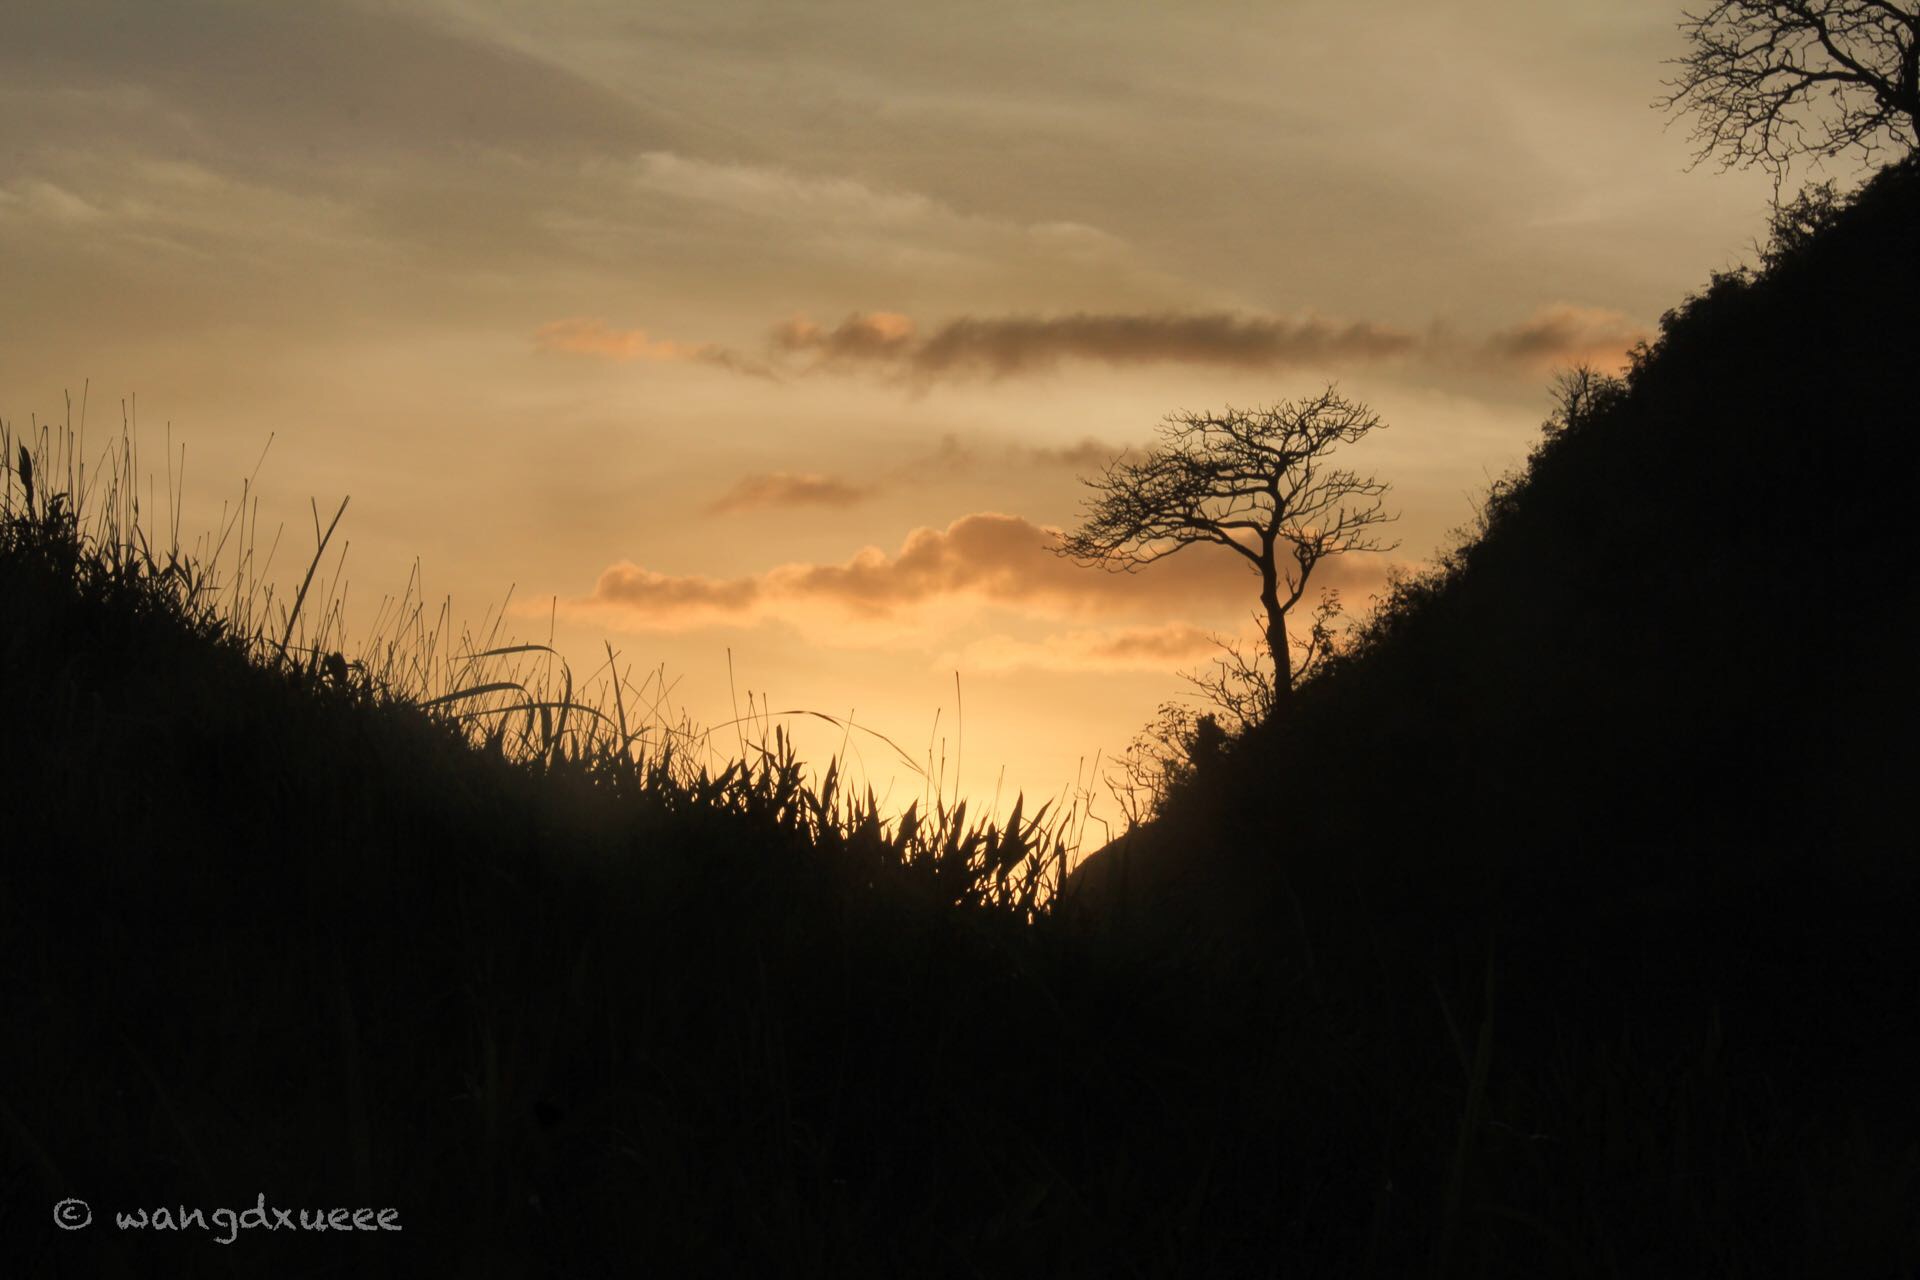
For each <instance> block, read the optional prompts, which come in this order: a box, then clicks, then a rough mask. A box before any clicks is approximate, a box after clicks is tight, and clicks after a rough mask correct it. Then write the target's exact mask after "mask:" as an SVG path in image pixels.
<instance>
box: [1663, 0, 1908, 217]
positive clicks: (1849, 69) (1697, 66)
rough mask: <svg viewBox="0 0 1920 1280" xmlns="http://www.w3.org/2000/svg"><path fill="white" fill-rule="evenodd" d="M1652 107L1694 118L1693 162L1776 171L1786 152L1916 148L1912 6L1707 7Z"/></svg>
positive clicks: (1826, 2)
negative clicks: (1666, 90) (1718, 160)
mask: <svg viewBox="0 0 1920 1280" xmlns="http://www.w3.org/2000/svg"><path fill="white" fill-rule="evenodd" d="M1685 17H1686V21H1684V22H1683V23H1681V30H1682V31H1684V32H1685V33H1686V35H1687V39H1688V42H1689V46H1690V47H1689V50H1688V52H1687V54H1686V56H1685V57H1683V58H1678V59H1675V60H1674V65H1676V66H1677V67H1678V68H1679V74H1678V76H1677V77H1676V78H1675V79H1673V80H1670V81H1668V82H1667V87H1668V88H1669V89H1670V90H1672V92H1671V93H1669V94H1668V95H1667V96H1666V97H1665V98H1663V99H1661V100H1660V101H1659V102H1658V104H1657V105H1659V106H1661V107H1665V108H1667V109H1668V110H1688V111H1692V112H1693V113H1694V114H1695V121H1694V130H1693V137H1694V140H1695V141H1696V142H1697V143H1698V144H1699V147H1700V149H1699V153H1698V155H1697V156H1696V157H1695V159H1696V161H1699V160H1705V159H1707V158H1708V157H1709V156H1714V155H1718V156H1719V157H1720V158H1721V160H1722V162H1723V165H1724V166H1725V167H1729V168H1746V167H1749V166H1757V167H1759V168H1761V169H1764V170H1766V171H1767V172H1769V173H1771V174H1773V175H1774V177H1775V179H1776V181H1777V180H1778V179H1779V178H1780V177H1781V176H1782V175H1784V173H1785V171H1786V170H1787V168H1788V167H1789V165H1790V163H1791V162H1792V160H1793V159H1794V158H1795V157H1797V156H1812V157H1815V158H1823V157H1828V156H1835V155H1838V154H1840V153H1841V152H1844V151H1848V150H1851V149H1854V148H1858V149H1860V150H1861V151H1862V152H1863V153H1865V154H1866V155H1868V156H1871V155H1873V154H1874V153H1875V152H1877V151H1879V150H1882V149H1885V148H1887V147H1899V148H1903V149H1907V150H1911V149H1913V148H1914V147H1915V146H1920V0H1715V3H1713V4H1712V5H1710V6H1708V7H1707V8H1706V9H1705V10H1704V11H1702V12H1700V13H1691V12H1689V13H1687V14H1686V15H1685Z"/></svg>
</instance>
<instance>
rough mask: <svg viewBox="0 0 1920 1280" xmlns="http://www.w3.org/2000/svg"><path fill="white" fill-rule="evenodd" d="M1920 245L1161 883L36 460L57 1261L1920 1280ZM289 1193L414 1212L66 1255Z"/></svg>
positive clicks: (1274, 757) (217, 1269)
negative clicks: (393, 625) (307, 632)
mask: <svg viewBox="0 0 1920 1280" xmlns="http://www.w3.org/2000/svg"><path fill="white" fill-rule="evenodd" d="M1843 204H1844V205H1845V207H1842V205H1843ZM1916 227H1920V170H1916V168H1915V166H1914V165H1913V164H1912V163H1908V164H1906V165H1904V166H1901V167H1897V168H1894V169H1891V170H1889V171H1886V172H1884V173H1883V174H1881V175H1880V176H1879V177H1878V178H1877V179H1876V180H1874V182H1872V183H1871V184H1870V185H1869V186H1868V187H1867V188H1866V189H1865V191H1864V192H1863V193H1862V194H1861V195H1860V196H1859V197H1858V198H1857V200H1854V201H1852V202H1850V203H1847V202H1838V203H1836V202H1833V201H1825V202H1822V201H1814V202H1812V203H1805V204H1803V205H1802V206H1800V207H1799V209H1798V210H1797V217H1795V218H1789V219H1783V221H1782V223H1781V227H1780V229H1779V231H1778V233H1777V234H1776V236H1775V239H1774V241H1773V243H1772V245H1771V246H1770V247H1769V249H1768V251H1767V253H1766V254H1765V269H1764V270H1763V271H1761V272H1758V273H1755V274H1748V273H1741V272H1735V273H1731V274H1725V275H1721V276H1718V277H1716V278H1715V280H1714V282H1713V284H1712V286H1711V287H1710V288H1709V289H1708V290H1706V292H1705V293H1703V294H1702V295H1701V296H1699V297H1697V298H1693V299H1690V300H1689V301H1688V302H1687V303H1686V304H1685V305H1684V306H1682V307H1680V308H1679V309H1677V310H1676V311H1675V312H1674V313H1672V314H1671V315H1669V316H1668V317H1667V318H1666V320H1665V323H1664V325H1663V332H1662V335H1661V337H1660V339H1659V340H1658V341H1657V342H1656V343H1655V344H1654V345H1653V346H1652V347H1651V348H1650V349H1646V350H1643V351H1641V352H1640V353H1638V355H1637V357H1636V360H1635V362H1634V367H1633V369H1632V371H1631V372H1630V374H1629V375H1628V376H1627V377H1626V378H1625V379H1624V380H1620V381H1614V380H1609V379H1602V378H1593V377H1588V378H1585V379H1578V380H1575V381H1573V382H1570V383H1568V384H1567V386H1566V388H1565V394H1564V395H1563V397H1562V409H1561V412H1560V413H1559V414H1558V415H1557V417H1556V420H1555V422H1554V423H1552V424H1551V425H1550V429H1549V431H1548V433H1547V434H1546V436H1545V437H1544V438H1543V440H1542V441H1541V443H1540V445H1539V447H1538V448H1537V450H1536V451H1535V454H1534V456H1533V457H1532V458H1531V459H1530V460H1529V462H1528V464H1527V466H1526V467H1525V469H1524V471H1523V472H1521V473H1520V474H1518V475H1516V476H1515V477H1514V478H1513V479H1511V480H1510V481H1508V482H1506V483H1503V484H1501V485H1499V486H1497V487H1496V489H1495V491H1494V493H1493V494H1492V496H1491V498H1490V500H1489V501H1488V503H1487V506H1486V510H1485V513H1484V517H1483V519H1482V522H1481V527H1480V528H1479V529H1477V530H1475V531H1473V532H1472V533H1471V536H1469V537H1467V538H1465V539H1464V540H1463V541H1462V543H1461V545H1460V546H1459V547H1458V548H1457V549H1456V550H1454V551H1453V552H1452V553H1450V554H1449V555H1448V556H1447V557H1446V558H1445V563H1444V564H1443V565H1442V567H1441V568H1440V569H1439V570H1437V571H1436V572H1435V573H1433V574H1432V575H1430V576H1427V577H1422V578H1417V579H1413V580H1409V581H1406V582H1403V583H1401V584H1400V585H1399V587H1398V588H1397V589H1396V590H1395V592H1394V593H1393V595H1392V598H1391V599H1390V600H1388V601H1387V602H1386V603H1385V605H1384V607H1383V609H1382V610H1381V611H1380V612H1379V614H1378V615H1377V616H1376V617H1375V618H1374V620H1373V621H1372V622H1371V623H1370V624H1369V625H1368V626H1367V627H1366V628H1365V629H1364V631H1363V633H1362V634H1361V636H1360V637H1359V638H1358V641H1357V642H1356V643H1355V644H1354V645H1353V646H1351V647H1350V648H1349V649H1348V650H1346V651H1345V652H1344V653H1342V654H1340V655H1338V656H1337V657H1335V658H1334V659H1333V660H1332V661H1331V662H1330V663H1328V664H1327V665H1325V666H1324V667H1323V668H1322V669H1321V670H1320V671H1319V672H1318V674H1316V675H1315V677H1314V678H1313V679H1311V680H1309V681H1308V682H1306V683H1305V684H1304V685H1302V686H1301V688H1300V689H1299V691H1298V695H1297V696H1296V697H1295V698H1294V700H1293V706H1292V709H1291V711H1290V713H1289V715H1288V716H1287V717H1286V718H1285V720H1284V722H1282V721H1270V722H1268V723H1266V724H1264V725H1261V726H1258V727H1256V728H1254V729H1252V730H1251V731H1249V732H1248V733H1246V734H1244V735H1242V736H1240V737H1238V738H1236V739H1233V740H1229V741H1227V742H1225V743H1223V744H1222V743H1216V744H1214V745H1213V747H1212V749H1210V751H1209V752H1208V754H1207V756H1206V758H1205V759H1204V760H1202V761H1198V762H1196V764H1195V766H1194V767H1193V768H1192V769H1190V770H1188V771H1187V772H1186V773H1185V774H1184V775H1183V776H1182V780H1181V782H1180V784H1179V785H1178V786H1177V787H1176V788H1175V789H1174V791H1173V793H1172V794H1171V795H1170V796H1169V797H1168V798H1167V800H1166V802H1165V803H1164V805H1163V806H1162V811H1161V814H1160V816H1159V818H1158V819H1157V821H1156V823H1155V824H1154V826H1153V827H1152V828H1150V829H1148V830H1147V831H1145V832H1143V833H1142V834H1141V836H1140V837H1138V841H1137V844H1136V845H1135V846H1133V847H1132V848H1131V849H1130V850H1121V851H1112V850H1110V851H1109V852H1108V853H1107V854H1106V855H1103V858H1104V859H1105V861H1106V863H1107V866H1108V870H1109V871H1112V870H1113V869H1114V868H1116V867H1118V868H1119V869H1120V870H1123V871H1125V872H1126V873H1127V874H1126V875H1124V876H1113V875H1109V876H1108V879H1109V881H1110V882H1111V883H1110V884H1109V885H1108V889H1107V891H1106V893H1105V896H1104V897H1102V898H1101V899H1100V901H1099V903H1098V905H1099V907H1100V909H1099V910H1097V911H1096V910H1094V909H1092V907H1091V906H1090V905H1089V902H1090V901H1091V900H1092V897H1093V896H1094V895H1089V899H1088V902H1080V903H1076V902H1075V901H1074V896H1075V895H1074V893H1072V892H1069V893H1067V894H1066V895H1064V897H1063V898H1057V897H1056V896H1055V895H1054V894H1053V893H1052V892H1051V890H1052V888H1053V886H1054V885H1055V884H1056V883H1057V875H1058V859H1057V852H1058V846H1057V835H1050V834H1049V833H1048V832H1047V831H1046V830H1043V829H1040V828H1038V827H1036V826H1035V825H1034V824H1032V823H1031V822H1027V823H1023V822H1022V821H1021V820H1019V819H1017V818H1016V819H1015V821H1014V822H1013V823H1012V824H1010V828H1011V832H1012V834H1011V836H1010V835H1009V834H1008V831H1007V830H1005V829H1000V828H981V827H977V826H972V827H970V826H969V825H968V824H967V822H966V820H965V819H964V816H963V815H954V814H951V813H947V812H945V811H944V810H941V811H938V812H936V813H934V814H931V815H929V816H928V818H927V819H926V820H925V821H924V823H920V824H913V825H911V828H910V829H903V826H902V824H900V823H888V822H882V821H881V820H880V819H879V817H878V815H876V814H875V813H874V812H873V810H872V807H871V806H870V805H863V804H861V803H850V802H848V801H846V800H844V799H842V798H837V797H835V796H834V795H832V794H823V791H826V790H827V788H826V787H825V784H818V785H815V784H809V783H806V782H804V781H803V780H802V779H801V777H800V775H799V772H798V770H797V768H796V767H795V766H794V765H793V763H792V761H791V759H790V757H788V756H785V755H783V754H782V753H781V752H780V751H779V750H778V749H777V744H774V746H773V748H772V749H770V751H769V752H768V753H765V754H760V755H756V756H753V757H752V762H751V763H750V764H749V765H748V766H746V767H744V768H740V769H735V770H731V771H728V772H726V773H723V774H722V775H720V776H718V777H714V776H709V775H706V774H704V773H702V772H701V771H700V770H697V769H691V768H687V767H684V766H683V765H681V764H678V763H676V762H675V760H674V759H673V758H672V755H671V753H670V752H669V753H665V754H659V753H655V754H651V755H649V754H645V753H636V752H635V751H634V750H633V749H632V747H633V741H632V735H630V734H629V733H628V732H627V729H626V727H625V723H624V714H620V715H618V716H617V719H618V720H619V722H620V723H619V725H618V727H617V729H613V730H606V731H604V732H601V733H600V736H598V737H594V736H592V735H589V736H588V737H587V738H585V739H582V738H580V737H578V736H576V737H574V738H572V739H569V738H567V737H565V735H563V734H559V733H557V732H556V731H555V729H554V727H553V724H552V715H553V714H555V713H556V712H557V711H560V710H562V709H563V707H560V706H556V707H549V708H546V709H545V711H544V712H543V711H542V709H541V708H539V707H537V706H533V705H531V704H529V705H528V706H527V707H526V708H525V715H524V716H523V717H521V718H520V719H519V720H517V721H515V723H517V724H519V725H520V728H519V729H517V730H516V733H517V735H518V736H517V737H509V736H508V735H506V734H505V733H503V732H495V733H492V734H491V735H489V734H487V733H482V732H478V731H476V730H475V728H474V724H475V722H474V721H473V720H472V719H460V718H457V717H456V716H454V715H453V714H451V710H452V709H453V708H456V707H458V706H459V703H458V702H457V701H456V702H447V703H441V704H440V705H439V706H437V707H425V706H423V705H422V704H423V702H425V701H426V699H423V698H420V697H418V696H413V697H409V696H406V695H405V694H404V693H403V692H395V691H394V688H393V687H392V686H391V685H390V684H389V683H387V682H386V681H385V677H384V676H383V675H375V674H369V673H368V669H367V667H366V666H360V665H349V664H346V663H345V662H344V660H342V661H338V662H336V661H334V660H331V659H330V657H329V656H328V654H326V653H325V652H324V648H323V647H321V648H315V649H314V650H313V651H312V652H311V653H307V654H305V655H304V656H303V654H302V653H301V652H300V651H299V650H298V649H297V648H291V649H290V648H289V647H288V646H287V645H286V644H285V643H284V641H283V642H281V643H279V644H275V643H274V641H275V640H276V639H279V637H277V636H274V635H268V636H267V637H266V638H265V640H264V642H263V639H262V637H261V635H260V634H258V631H257V629H256V630H255V631H254V632H253V633H249V632H248V631H247V629H246V628H244V627H237V626H234V625H232V623H231V622H230V621H223V618H226V617H227V616H228V615H224V614H223V613H222V612H221V610H220V609H219V608H218V607H216V605H215V604H214V603H213V602H212V600H211V598H210V597H209V596H208V595H207V593H205V592H200V591H196V590H195V583H196V581H197V579H196V577H195V575H196V573H199V572H201V570H200V569H198V568H196V567H195V566H194V565H192V564H191V563H182V562H181V561H179V560H178V559H175V558H173V557H170V556H154V555H151V554H147V553H145V552H143V551H140V550H139V549H138V544H135V545H134V546H133V547H132V548H131V549H130V547H129V544H128V540H127V538H126V537H125V536H117V537H115V538H107V539H104V540H103V539H101V538H97V537H92V538H90V537H88V536H86V535H85V531H84V525H83V524H82V523H76V521H75V520H74V519H73V512H72V508H71V507H70V506H69V505H68V502H67V501H64V500H60V499H58V498H50V497H49V496H48V493H49V488H48V485H47V482H46V480H45V478H44V477H42V478H41V479H40V483H39V484H38V486H37V490H36V492H35V493H34V494H33V496H32V497H31V498H30V499H29V498H25V497H24V496H23V484H22V482H23V480H24V478H25V477H24V476H23V475H22V472H23V471H24V468H23V467H21V466H20V465H19V464H18V463H13V464H12V466H11V473H10V474H9V476H8V477H7V479H8V489H7V494H8V506H7V509H6V512H5V515H4V520H3V521H0V618H3V619H4V625H0V717H4V719H3V720H0V730H3V731H0V796H4V799H0V841H4V850H5V852H4V855H0V1016H3V1017H4V1024H5V1028H6V1041H7V1043H6V1048H5V1051H4V1056H0V1203H4V1206H5V1223H6V1230H7V1239H6V1242H5V1245H4V1249H5V1252H6V1253H7V1254H8V1255H9V1257H10V1259H11V1260H12V1263H13V1265H12V1266H10V1268H9V1273H10V1274H20V1275H74V1276H93V1275H110V1274H128V1275H148V1274H241V1275H271V1276H288V1275H362V1274H460V1275H480V1274H503V1275H523V1274H553V1275H566V1276H595V1275H630V1274H658V1275H682V1274H713V1273H723V1272H738V1273H740V1274H752V1275H835V1276H843V1275H889V1276H891V1275H948V1274H951V1275H968V1276H1010V1275H1036V1276H1037V1275H1047V1276H1074V1275H1084V1276H1165V1275H1197V1276H1241V1275H1287V1276H1298V1275H1327V1276H1364V1275H1374V1276H1406V1275H1414V1274H1425V1275H1429V1276H1436V1277H1438V1276H1468V1275H1500V1276H1507V1275H1512V1276H1530V1277H1531V1276H1594V1277H1601V1276H1621V1277H1645V1276H1704V1275H1739V1276H1762V1275H1792V1276H1803V1275H1848V1276H1900V1275H1913V1274H1916V1269H1917V1268H1920V1231H1917V1230H1916V1227H1915V1225H1914V1224H1915V1222H1916V1220H1920V1215H1917V1214H1916V1213H1915V1207H1916V1206H1920V1125H1917V1124H1916V1108H1915V1105H1914V1103H1913V1101H1912V1098H1911V1088H1912V1082H1913V1080H1914V1079H1916V1078H1920V1031H1917V1029H1916V1014H1915V1010H1916V1008H1917V1007H1920V1006H1917V1005H1916V1000H1917V999H1920V964H1916V961H1915V960H1914V958H1913V955H1912V952H1913V950H1914V949H1913V948H1912V947H1911V943H1910V938H1909V937H1908V935H1909V934H1910V933H1911V931H1912V925H1911V920H1912V917H1913V914H1914V909H1915V907H1916V905H1920V897H1917V896H1916V876H1915V870H1914V868H1915V861H1914V858H1913V855H1912V848H1913V844H1914V841H1913V837H1912V834H1911V819H1910V814H1909V812H1908V808H1907V805H1906V796H1907V788H1908V787H1909V785H1910V782H1909V780H1910V778H1911V777H1912V767H1913V763H1914V760H1913V755H1914V753H1913V751H1912V748H1911V734H1912V732H1913V730H1912V724H1913V713H1914V710H1915V701H1916V700H1915V698H1914V685H1913V681H1914V676H1913V670H1912V662H1913V657H1912V646H1911V644H1910V643H1908V642H1907V639H1906V636H1907V633H1906V615H1907V613H1908V612H1909V611H1910V608H1911V600H1910V597H1911V595H1912V591H1911V584H1910V574H1911V569H1910V566H1911V563H1912V558H1911V550H1912V548H1913V544H1914V541H1915V538H1914V531H1913V527H1912V515H1911V504H1910V503H1909V502H1908V501H1906V498H1907V496H1908V491H1909V490H1910V488H1911V486H1912V485H1913V483H1914V480H1915V476H1916V471H1915V467H1914V462H1915V448H1914V430H1915V427H1916V425H1917V424H1916V409H1915V404H1916V402H1915V397H1914V394H1913V387H1912V377H1913V369H1914V367H1915V359H1914V358H1915V353H1916V352H1917V351H1920V331H1917V330H1920V326H1917V325H1916V323H1915V317H1914V310H1913V299H1914V298H1915V297H1916V296H1920V270H1917V268H1920V261H1917V260H1916V235H1915V229H1916ZM10 461H11V460H10ZM121 529H122V534H124V533H125V527H124V526H122V527H121ZM376 665H377V664H376ZM564 702H565V700H564V699H563V700H561V703H562V704H564ZM596 723H598V722H596ZM1123 854H1124V855H1125V857H1124V858H1123V856H1122V855H1123ZM1056 902H1063V903H1064V905H1061V906H1055V905H1054V904H1055V903H1056ZM259 1192H265V1193H266V1194H267V1196H268V1199H269V1201H270V1202H271V1203H274V1204H277V1205H283V1206H289V1207H294V1206H299V1207H331V1206H334V1205H347V1206H350V1207H353V1206H360V1205H369V1206H375V1207H380V1206H395V1207H397V1208H398V1209H399V1210H400V1212H401V1216H402V1221H403V1223H404V1224H405V1228H406V1229H405V1231H404V1232H403V1233H401V1234H400V1235H366V1236H360V1235H353V1236H349V1235H341V1234H337V1233H330V1234H328V1235H324V1236H314V1235H307V1236H301V1237H290V1236H287V1235H286V1234H285V1233H275V1234H269V1233H266V1232H260V1231H256V1232H253V1233H250V1234H248V1235H245V1236H242V1238H241V1239H240V1240H239V1242H238V1243H237V1244H235V1245H233V1246H220V1245H217V1244H214V1243H211V1242H210V1240H209V1239H208V1238H207V1237H206V1236H205V1235H204V1234H201V1235H195V1234H194V1233H176V1234H175V1235H174V1236H173V1237H170V1238H162V1237H157V1236H154V1235H151V1234H149V1235H147V1236H144V1237H134V1236H132V1235H131V1234H130V1233H126V1232H115V1231H113V1230H111V1229H108V1228H106V1227H104V1226H102V1225H100V1224H96V1226H95V1228H94V1229H92V1230H91V1231H89V1232H86V1233H63V1232H60V1231H57V1230H55V1229H54V1228H53V1226H52V1225H51V1223H50V1222H49V1219H48V1213H49V1210H50V1208H51V1206H52V1204H53V1203H54V1202H55V1201H57V1200H60V1199H62V1198H64V1197H66V1196H82V1197H85V1198H87V1199H88V1200H90V1201H91V1202H92V1203H93V1204H94V1205H95V1206H96V1211H97V1212H102V1213H105V1212H107V1211H110V1210H111V1209H112V1208H114V1207H133V1206H136V1205H148V1206H154V1205H163V1204H164V1205H176V1206H177V1205H181V1204H185V1205H197V1206H202V1207H206V1208H212V1207H215V1206H220V1205H230V1206H235V1207H247V1206H250V1205H251V1204H252V1203H253V1201H254V1197H255V1195H256V1194H257V1193H259Z"/></svg>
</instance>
